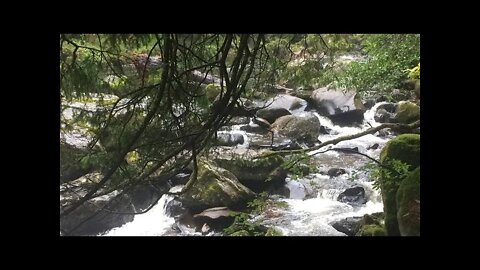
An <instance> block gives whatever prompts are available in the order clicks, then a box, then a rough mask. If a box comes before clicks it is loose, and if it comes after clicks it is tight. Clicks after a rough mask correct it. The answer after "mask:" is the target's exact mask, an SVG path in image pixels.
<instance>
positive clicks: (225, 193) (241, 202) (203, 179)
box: [179, 160, 255, 213]
mask: <svg viewBox="0 0 480 270" xmlns="http://www.w3.org/2000/svg"><path fill="white" fill-rule="evenodd" d="M193 175H194V174H192V177H193ZM190 181H192V178H191V179H190V180H189V182H188V183H187V185H186V186H185V188H186V191H185V193H183V194H182V195H180V197H179V200H180V201H181V202H182V203H183V205H184V206H185V207H186V208H188V209H190V210H192V212H194V213H195V212H200V211H203V210H205V209H207V208H213V207H220V206H226V207H228V208H230V209H239V208H242V207H244V206H245V205H246V203H247V201H249V200H251V199H253V197H254V196H255V193H253V192H252V191H251V190H250V189H249V188H247V187H245V186H244V185H242V184H241V183H240V182H238V180H237V177H235V175H234V174H233V173H231V172H229V171H227V170H225V169H223V168H220V167H217V166H215V165H214V164H212V163H211V162H208V161H206V160H200V161H199V162H198V175H197V179H196V180H195V182H193V183H190Z"/></svg>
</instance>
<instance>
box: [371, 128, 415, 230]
mask: <svg viewBox="0 0 480 270" xmlns="http://www.w3.org/2000/svg"><path fill="white" fill-rule="evenodd" d="M393 159H396V160H400V161H402V162H404V163H407V164H408V165H410V170H414V169H415V168H417V167H418V166H420V135H418V134H403V135H399V136H397V137H395V138H394V139H392V140H390V141H388V143H387V144H386V145H385V146H384V147H383V148H382V151H381V152H380V162H381V163H385V162H387V161H388V160H393ZM402 180H403V179H398V177H395V176H392V177H386V176H382V183H389V184H390V185H389V186H390V187H393V188H386V187H385V186H381V187H380V188H381V190H382V200H383V205H384V209H385V229H386V232H387V235H389V236H391V235H392V236H398V235H400V230H399V227H398V225H399V223H398V220H397V210H398V209H397V190H398V187H396V186H397V185H398V183H399V182H400V183H401V181H402ZM400 185H401V184H400Z"/></svg>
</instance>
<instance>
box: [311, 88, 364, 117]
mask: <svg viewBox="0 0 480 270" xmlns="http://www.w3.org/2000/svg"><path fill="white" fill-rule="evenodd" d="M312 100H313V101H314V103H315V106H316V108H317V110H318V112H319V113H320V114H322V115H325V116H327V117H329V118H330V119H331V120H332V122H334V123H335V124H337V125H351V124H355V123H361V122H362V121H363V113H364V112H365V106H363V103H362V101H361V99H360V97H359V96H358V95H357V93H356V92H355V91H351V90H350V91H345V92H344V91H342V90H334V89H328V88H327V87H323V88H319V89H317V90H315V91H313V93H312Z"/></svg>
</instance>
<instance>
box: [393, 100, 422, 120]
mask: <svg viewBox="0 0 480 270" xmlns="http://www.w3.org/2000/svg"><path fill="white" fill-rule="evenodd" d="M417 120H420V107H419V106H418V105H416V104H415V103H413V102H410V101H400V102H399V103H398V106H397V109H396V110H395V117H394V118H393V119H392V122H395V123H402V124H409V123H413V122H415V121H417Z"/></svg>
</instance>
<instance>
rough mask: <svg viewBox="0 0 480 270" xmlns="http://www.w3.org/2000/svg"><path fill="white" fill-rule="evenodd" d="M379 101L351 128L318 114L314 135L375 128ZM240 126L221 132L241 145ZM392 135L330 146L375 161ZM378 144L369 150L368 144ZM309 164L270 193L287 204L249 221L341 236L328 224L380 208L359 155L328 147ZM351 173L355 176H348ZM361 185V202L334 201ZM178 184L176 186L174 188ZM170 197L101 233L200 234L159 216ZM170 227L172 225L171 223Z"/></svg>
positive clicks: (301, 233)
mask: <svg viewBox="0 0 480 270" xmlns="http://www.w3.org/2000/svg"><path fill="white" fill-rule="evenodd" d="M383 103H384V102H381V103H377V104H376V105H375V106H373V107H372V108H371V109H370V110H368V111H366V112H365V115H364V118H365V120H364V122H363V123H362V124H361V125H359V126H357V127H341V126H337V125H335V124H333V123H332V121H330V120H329V119H328V118H326V117H323V116H320V115H318V114H316V113H315V115H316V116H317V117H318V118H319V120H320V123H321V125H323V126H325V127H327V128H329V129H331V131H330V134H327V135H323V134H322V135H320V136H319V138H318V139H319V141H321V142H324V141H327V140H330V139H334V138H337V137H339V136H345V135H351V134H355V133H358V132H361V131H363V130H366V129H368V128H370V127H371V126H373V127H375V126H378V125H379V123H377V122H375V120H374V118H373V116H374V113H375V110H376V108H377V107H378V106H379V105H381V104H383ZM239 127H240V126H234V128H232V130H231V131H221V132H226V133H239V134H241V135H242V136H244V143H243V144H242V145H240V146H237V147H240V148H248V145H249V138H248V137H249V136H251V135H250V134H249V133H246V132H244V131H241V130H239ZM391 137H392V136H390V135H387V136H384V137H379V136H378V133H377V134H373V135H372V134H370V135H366V136H363V137H360V138H356V139H353V140H349V141H343V142H340V143H338V144H337V145H335V147H349V148H353V147H358V151H359V152H361V153H365V154H367V155H369V156H371V157H373V158H376V159H378V157H379V154H380V150H381V149H382V147H383V146H384V145H385V143H386V142H387V141H388V140H389V139H391ZM375 144H378V145H377V147H376V148H375V147H374V148H375V149H373V148H371V146H373V145H375ZM329 147H331V145H330V146H326V147H324V148H322V149H319V150H316V151H313V152H311V153H310V154H311V155H313V154H315V153H317V152H321V151H323V150H326V149H328V148H329ZM312 159H313V160H314V161H315V164H318V170H319V173H313V174H309V175H307V176H305V177H302V178H300V179H291V178H287V179H286V187H287V188H288V189H289V191H290V194H289V196H288V197H287V198H285V197H282V196H278V195H275V196H273V197H272V198H274V199H275V200H277V201H283V202H285V203H286V205H287V207H272V208H271V209H267V211H265V212H264V213H263V214H261V215H258V216H256V217H254V218H253V219H254V220H261V221H262V223H263V224H264V225H269V226H274V227H275V228H277V229H278V230H280V231H282V233H283V234H284V235H298V236H345V234H344V233H341V232H339V231H337V230H335V229H334V228H333V227H332V226H331V223H332V222H335V221H339V220H341V219H343V218H346V217H354V216H362V215H364V214H371V213H375V212H383V204H382V199H381V196H380V194H379V192H378V191H377V190H374V189H373V188H372V184H371V182H370V181H369V179H368V175H367V174H366V173H364V172H363V171H362V170H361V167H362V166H363V165H365V164H366V163H367V161H368V159H367V158H365V157H362V156H360V155H355V154H350V153H343V152H336V151H328V152H325V153H321V154H317V155H315V156H313V157H312ZM330 168H342V169H344V170H345V171H346V174H342V175H339V176H336V177H330V176H328V175H326V174H325V172H326V171H327V170H328V169H330ZM353 175H356V178H352V176H353ZM353 186H361V187H363V188H364V189H365V194H366V195H365V196H366V198H367V200H368V201H367V202H366V203H365V204H361V205H350V204H347V203H343V202H340V201H337V197H338V195H339V194H340V193H342V192H343V191H345V189H347V188H350V187H353ZM178 188H179V187H176V189H178ZM169 200H172V196H170V195H163V197H162V198H161V199H160V200H159V202H158V203H157V205H155V206H154V207H153V208H152V209H151V210H150V211H149V212H147V213H145V214H141V215H137V216H135V218H134V220H133V221H132V222H130V223H127V224H124V225H123V226H121V227H119V228H114V229H112V230H110V231H109V232H107V233H106V234H104V235H107V236H117V235H130V236H140V235H151V236H160V235H178V236H182V235H200V233H195V232H193V231H191V230H186V229H182V228H180V229H177V230H173V229H172V226H173V225H174V223H175V221H174V219H173V218H170V217H167V216H166V215H165V205H166V203H168V201H169ZM173 227H174V226H173Z"/></svg>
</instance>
